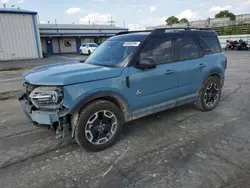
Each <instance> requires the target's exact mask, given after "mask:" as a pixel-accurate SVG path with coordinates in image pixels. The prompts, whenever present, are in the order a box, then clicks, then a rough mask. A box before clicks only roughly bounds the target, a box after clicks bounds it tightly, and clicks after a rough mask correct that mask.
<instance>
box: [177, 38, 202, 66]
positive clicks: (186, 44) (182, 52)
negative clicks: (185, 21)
mask: <svg viewBox="0 0 250 188" xmlns="http://www.w3.org/2000/svg"><path fill="white" fill-rule="evenodd" d="M177 45H178V58H177V59H178V60H180V61H183V60H188V59H195V58H199V57H200V55H201V49H200V47H199V46H198V45H197V43H196V41H195V40H194V38H192V37H179V38H178V39H177Z"/></svg>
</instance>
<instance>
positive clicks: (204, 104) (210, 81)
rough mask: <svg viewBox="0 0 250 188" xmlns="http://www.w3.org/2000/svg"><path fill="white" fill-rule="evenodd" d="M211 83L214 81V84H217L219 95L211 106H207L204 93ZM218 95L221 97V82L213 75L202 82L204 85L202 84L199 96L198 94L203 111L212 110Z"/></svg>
mask: <svg viewBox="0 0 250 188" xmlns="http://www.w3.org/2000/svg"><path fill="white" fill-rule="evenodd" d="M211 83H216V84H217V86H218V89H219V96H218V100H217V101H216V103H215V104H213V105H212V106H208V105H207V104H206V103H205V93H206V89H207V87H208V85H209V84H211ZM220 97H221V83H220V79H218V78H215V77H211V78H209V79H208V80H207V81H206V82H205V84H204V86H203V89H202V92H201V96H200V100H201V105H202V108H203V109H204V110H205V111H210V110H213V109H214V108H216V106H217V105H218V103H219V102H220Z"/></svg>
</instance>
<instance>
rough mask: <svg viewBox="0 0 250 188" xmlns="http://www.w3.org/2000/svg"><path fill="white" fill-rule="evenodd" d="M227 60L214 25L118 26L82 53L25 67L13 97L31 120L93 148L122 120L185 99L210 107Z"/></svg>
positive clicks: (102, 145) (107, 142)
mask: <svg viewBox="0 0 250 188" xmlns="http://www.w3.org/2000/svg"><path fill="white" fill-rule="evenodd" d="M226 67H227V59H226V57H225V55H224V54H223V53H222V51H221V46H220V43H219V40H218V36H217V34H216V32H214V31H213V30H208V29H200V28H172V29H165V28H164V29H163V28H160V29H155V30H153V31H133V32H122V33H119V34H117V35H116V36H114V37H111V38H110V39H108V40H107V41H106V42H104V43H103V44H102V45H100V46H99V47H98V48H97V49H96V50H95V52H94V53H93V54H92V55H90V56H89V57H88V58H87V59H86V60H85V61H81V62H67V63H60V64H52V65H48V66H43V67H38V68H35V69H33V70H31V71H29V72H26V73H24V87H25V88H26V93H25V94H24V95H23V96H22V97H20V98H19V100H20V102H21V104H22V106H23V108H24V110H25V112H26V114H27V115H28V117H29V118H30V119H31V121H32V122H33V124H35V125H37V126H47V127H50V128H52V129H54V130H55V132H56V136H57V138H60V137H64V136H65V135H66V134H69V133H70V134H71V135H72V138H74V139H75V140H76V142H77V143H78V144H79V145H80V146H81V147H83V148H85V149H87V150H90V151H98V150H103V149H106V148H108V147H109V146H111V145H112V144H113V143H114V142H115V140H116V139H117V138H118V137H119V135H120V133H121V131H122V127H123V124H124V123H125V122H128V121H131V120H134V119H138V118H141V117H144V116H147V115H150V114H153V113H156V112H159V111H163V110H166V109H169V108H173V107H176V106H180V105H183V104H186V103H194V104H195V106H196V107H197V108H198V109H200V110H203V111H209V110H212V109H214V108H215V107H216V106H217V104H218V103H219V101H220V96H221V88H222V86H223V84H224V73H225V70H226Z"/></svg>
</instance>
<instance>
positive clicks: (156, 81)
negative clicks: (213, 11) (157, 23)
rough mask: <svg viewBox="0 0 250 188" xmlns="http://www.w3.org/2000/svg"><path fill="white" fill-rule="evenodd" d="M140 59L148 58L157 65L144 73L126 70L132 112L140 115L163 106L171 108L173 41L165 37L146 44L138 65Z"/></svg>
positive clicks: (174, 79)
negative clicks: (147, 109)
mask: <svg viewBox="0 0 250 188" xmlns="http://www.w3.org/2000/svg"><path fill="white" fill-rule="evenodd" d="M143 58H151V59H153V60H154V61H155V62H156V64H157V65H156V68H155V69H148V70H140V69H136V68H135V67H130V69H129V78H130V89H129V90H130V100H131V101H130V104H132V106H131V107H132V110H133V111H134V112H135V111H138V110H139V111H140V109H143V108H147V107H152V106H157V105H160V104H162V103H166V102H169V105H175V100H174V99H175V94H176V93H175V92H176V89H177V87H178V77H177V74H176V67H175V63H173V60H174V54H173V40H172V39H171V38H168V37H160V38H155V39H152V40H150V41H149V42H148V43H147V44H146V45H145V47H144V48H143V49H142V51H141V52H140V57H139V61H140V60H142V59H143ZM156 108H157V107H156Z"/></svg>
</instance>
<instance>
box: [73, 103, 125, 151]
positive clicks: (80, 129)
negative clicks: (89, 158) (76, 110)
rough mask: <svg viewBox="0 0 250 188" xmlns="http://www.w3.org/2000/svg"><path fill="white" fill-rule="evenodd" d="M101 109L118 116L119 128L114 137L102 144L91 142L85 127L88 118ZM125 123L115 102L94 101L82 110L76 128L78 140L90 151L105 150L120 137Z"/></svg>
mask: <svg viewBox="0 0 250 188" xmlns="http://www.w3.org/2000/svg"><path fill="white" fill-rule="evenodd" d="M100 110H108V111H110V112H112V113H113V114H114V115H115V116H116V119H117V129H116V132H115V133H114V135H113V137H112V138H111V139H110V140H109V141H107V142H106V143H104V144H101V145H95V144H92V143H91V142H89V141H88V139H87V138H86V134H85V127H86V124H87V121H88V119H89V118H90V117H91V116H92V115H93V114H94V113H96V112H98V111H100ZM123 123H124V120H123V116H122V113H121V111H120V109H119V108H118V107H117V106H116V105H115V104H113V103H111V102H108V101H98V102H97V103H92V104H90V105H89V106H88V107H87V108H85V109H83V110H82V113H81V115H80V117H79V120H78V123H77V125H76V130H75V138H76V141H77V143H78V144H79V145H80V146H81V147H83V148H85V149H87V150H89V151H94V152H95V151H100V150H104V149H106V148H108V147H110V146H111V145H113V144H114V142H115V141H116V139H117V138H118V137H119V135H120V133H121V131H122V127H123Z"/></svg>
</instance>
